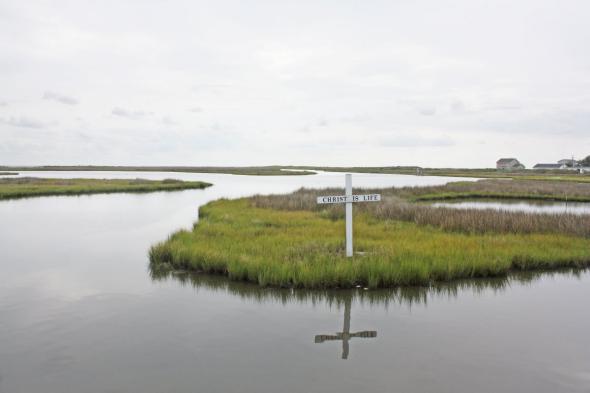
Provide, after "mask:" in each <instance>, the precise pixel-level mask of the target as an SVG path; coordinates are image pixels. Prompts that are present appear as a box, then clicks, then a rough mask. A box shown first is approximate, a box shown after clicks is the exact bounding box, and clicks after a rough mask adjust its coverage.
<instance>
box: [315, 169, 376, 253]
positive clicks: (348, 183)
mask: <svg viewBox="0 0 590 393" xmlns="http://www.w3.org/2000/svg"><path fill="white" fill-rule="evenodd" d="M380 200H381V194H368V195H353V194H352V175H351V174H350V173H347V174H346V175H345V177H344V195H329V196H319V197H318V198H317V203H320V204H322V203H344V204H345V211H346V236H345V240H346V256H347V257H348V258H350V257H352V256H353V255H354V249H353V246H352V204H353V203H355V202H379V201H380Z"/></svg>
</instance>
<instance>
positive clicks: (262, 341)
mask: <svg viewBox="0 0 590 393" xmlns="http://www.w3.org/2000/svg"><path fill="white" fill-rule="evenodd" d="M19 176H20V177H27V176H33V177H37V178H51V179H56V178H61V179H62V180H64V181H65V180H66V179H68V178H71V179H79V178H85V179H89V178H94V179H103V178H105V177H108V178H113V179H124V180H128V179H135V178H138V177H139V178H142V179H148V180H154V181H162V180H164V179H168V178H177V179H179V180H182V181H186V182H197V181H200V182H206V183H209V184H212V186H210V187H207V188H203V189H188V190H179V191H174V192H153V193H126V192H123V193H113V194H94V195H86V196H84V197H82V198H72V197H67V196H63V195H56V196H44V197H38V198H21V199H9V200H2V201H0V217H1V219H0V233H1V234H2V236H0V250H2V257H1V258H0V260H1V261H2V263H1V264H2V274H1V275H0V354H1V356H0V376H1V377H2V378H1V382H0V391H6V392H13V391H19V390H21V391H43V392H61V391H85V392H102V391H109V390H116V389H115V387H116V388H118V389H123V390H125V391H142V392H161V391H166V390H168V391H170V390H172V391H191V389H192V390H194V387H195V386H199V389H200V390H202V391H207V392H243V391H251V392H274V391H302V390H304V391H314V389H315V388H316V387H317V386H331V387H333V389H334V391H337V390H339V391H350V390H351V389H353V390H354V391H366V392H382V391H389V390H391V387H392V386H395V387H396V388H398V389H400V390H403V391H408V392H421V391H436V390H439V388H440V387H441V386H443V387H444V390H446V391H454V392H471V391H497V389H504V390H510V389H511V388H513V387H514V386H517V387H519V389H520V390H521V391H527V392H528V391H531V392H532V391H535V392H538V391H547V392H549V391H563V390H564V389H562V387H563V386H566V385H567V386H569V387H571V389H566V390H570V391H583V389H585V388H586V386H587V381H586V379H585V377H584V376H585V364H586V363H587V361H590V358H588V351H587V350H586V348H585V347H584V346H581V345H579V342H581V341H582V342H583V340H585V339H586V336H587V331H588V329H590V318H588V317H587V316H586V313H585V312H584V308H583V305H581V304H580V303H579V302H578V301H576V300H575V299H584V298H587V297H588V296H590V285H589V284H590V272H589V271H587V270H584V269H580V268H573V269H572V268H568V269H565V270H563V269H557V268H553V267H552V268H551V269H550V271H547V270H546V269H540V270H538V269H535V270H533V271H519V269H513V270H511V271H510V272H509V273H508V274H506V275H505V274H504V273H503V272H501V274H499V275H498V276H495V277H490V276H491V275H492V274H490V276H488V277H482V278H473V279H460V280H450V281H448V282H442V280H446V278H445V276H444V274H446V273H447V272H448V271H449V270H448V269H447V268H446V267H445V268H444V269H443V267H442V265H436V264H434V263H433V264H431V265H430V266H429V270H428V272H430V273H432V272H436V274H439V275H440V278H441V281H433V282H430V283H428V284H426V285H417V286H416V285H411V286H393V287H390V288H382V289H371V290H368V289H367V290H365V288H368V287H369V285H371V286H377V287H378V286H382V284H377V283H376V282H373V281H371V282H369V279H370V278H371V277H375V273H378V272H379V270H378V269H377V270H374V271H373V273H371V272H369V271H367V272H366V276H367V282H366V286H364V284H365V283H359V284H357V285H354V288H352V289H342V288H340V289H335V288H318V289H313V290H306V289H294V288H290V287H289V288H281V287H276V286H260V285H257V284H254V283H249V282H246V281H234V280H228V279H227V277H225V276H223V275H218V274H216V275H204V274H193V273H191V272H189V271H188V270H187V269H184V271H179V270H176V269H169V268H167V267H166V266H161V265H159V264H150V263H149V259H148V255H147V254H148V251H149V249H150V247H151V246H153V245H155V244H157V243H158V242H160V241H162V240H165V239H166V238H167V236H168V235H169V234H171V233H173V232H175V231H176V230H178V229H179V228H184V230H185V231H186V232H187V233H188V234H189V235H191V236H192V228H193V224H194V223H195V222H196V223H197V224H196V227H195V228H197V232H195V233H198V231H199V230H200V229H205V230H206V231H209V233H208V234H207V236H208V239H209V240H211V241H212V243H211V245H219V244H220V242H221V240H220V239H219V236H217V238H216V239H215V238H214V234H215V231H218V230H219V231H222V232H223V233H224V235H223V236H225V235H226V234H227V235H228V236H229V237H228V241H227V242H226V243H225V244H226V245H227V246H228V247H230V248H229V249H228V251H232V250H233V249H235V248H237V247H242V246H243V243H239V242H237V243H236V242H230V241H229V239H233V240H235V237H233V236H234V234H233V233H232V231H241V230H246V229H250V230H252V229H253V230H254V234H256V233H258V234H264V233H266V231H273V230H276V229H278V228H280V227H279V226H278V225H283V229H286V228H290V227H289V226H293V228H292V229H293V231H292V234H293V235H294V237H292V238H287V236H286V235H285V238H286V240H285V239H282V240H281V241H283V240H285V241H286V243H283V244H286V245H287V247H289V253H290V254H289V255H290V256H291V257H292V258H296V257H298V255H299V254H300V253H301V252H316V253H317V252H318V251H319V250H320V248H321V247H325V248H324V249H325V250H326V252H327V254H328V256H332V255H334V256H335V258H338V255H339V254H341V252H342V247H343V232H344V230H343V223H342V221H341V217H342V211H340V210H339V209H338V208H336V207H334V208H333V209H332V208H330V209H327V210H324V209H319V208H318V207H317V206H315V204H313V206H311V205H310V204H309V200H310V198H313V195H315V194H317V193H319V192H324V191H319V190H324V189H325V188H326V187H329V189H331V190H333V191H338V192H342V185H343V180H344V179H343V177H344V176H343V174H342V173H327V172H320V173H318V174H316V175H313V176H265V177H260V176H247V175H246V176H236V175H230V174H212V173H203V174H199V173H178V172H174V173H168V172H109V173H108V174H105V172H98V171H97V172H80V171H73V172H65V171H64V172H52V171H41V172H27V173H24V174H23V173H21V175H19ZM353 179H354V184H355V186H358V188H355V192H358V193H360V192H361V189H364V190H380V191H379V192H381V193H382V194H383V195H384V198H383V206H382V207H385V206H389V203H390V202H391V201H394V200H396V201H398V199H399V201H398V202H399V203H400V204H401V203H403V204H404V206H405V204H407V205H409V206H410V207H412V208H421V207H422V206H423V207H425V208H427V207H429V206H430V205H429V204H430V203H436V201H434V202H432V201H419V200H416V198H417V197H418V194H419V193H422V192H423V191H424V190H423V187H427V189H428V190H429V191H428V194H434V193H439V192H441V193H442V192H444V191H445V190H447V191H448V190H450V189H451V188H453V190H455V191H457V190H460V188H456V187H465V186H458V185H456V184H451V185H449V186H448V187H449V188H446V187H444V185H445V184H447V183H449V182H457V181H459V180H461V179H458V178H446V177H431V176H404V175H387V174H353ZM417 186H419V188H418V187H417ZM441 186H442V187H441ZM473 187H483V186H482V185H479V184H478V185H477V186H473ZM486 187H489V186H486ZM535 187H540V185H539V186H535ZM302 188H303V190H301V189H302ZM298 190H299V191H298ZM461 190H462V188H461ZM535 190H536V191H535ZM522 191H523V190H522V189H518V190H514V192H522ZM293 192H295V195H297V198H292V199H289V201H291V202H294V201H298V202H297V203H298V204H299V207H297V206H294V207H293V206H290V205H289V204H288V203H287V204H285V203H286V200H285V199H284V198H283V196H281V195H289V194H292V193H293ZM526 192H528V193H534V192H538V193H541V194H547V191H546V190H545V191H544V190H542V189H540V188H533V189H530V188H529V189H527V190H526ZM552 193H553V194H558V193H557V192H552ZM272 194H275V195H278V196H272V197H268V195H272ZM569 194H571V195H574V194H576V195H578V196H579V197H584V196H585V195H586V192H585V190H584V189H575V190H571V191H570V192H569ZM256 195H259V196H257V197H255V196H256ZM457 200H462V199H457ZM313 202H315V201H313ZM209 203H211V204H210V205H208V204H209ZM391 203H392V202H391ZM255 204H260V207H256V205H255ZM226 206H227V207H228V210H225V207H226ZM241 206H243V207H244V208H243V209H242V208H241ZM377 207H378V204H376V205H370V206H369V205H368V204H367V205H365V206H362V205H361V204H359V205H355V208H354V212H355V230H356V232H355V235H356V237H355V244H356V246H357V251H362V252H365V254H364V255H358V256H357V257H355V258H354V259H355V261H357V260H358V261H362V260H364V259H363V258H376V257H377V255H376V254H375V253H376V252H379V251H380V250H379V248H378V247H376V246H378V245H379V244H380V242H382V239H383V234H384V232H385V233H395V234H397V235H399V236H406V239H409V240H407V241H406V245H405V246H404V247H406V248H407V249H408V250H412V249H411V248H410V247H415V248H414V249H413V250H414V251H415V250H416V249H421V248H423V250H424V252H423V254H424V255H427V256H430V257H432V258H433V259H432V260H434V258H435V257H437V256H438V254H441V252H440V251H439V250H438V249H433V248H429V247H434V246H436V245H440V244H441V243H440V242H441V241H442V242H443V243H442V244H445V245H448V244H467V243H464V242H467V241H469V239H472V240H471V241H472V243H469V244H470V245H471V246H472V247H473V248H472V249H471V250H468V251H470V252H475V250H477V247H479V246H480V244H479V243H478V242H477V241H476V240H477V239H479V240H480V242H485V243H488V242H489V243H490V245H491V246H492V248H490V249H489V250H487V251H490V250H493V247H495V245H496V244H498V243H496V242H499V243H502V244H503V245H509V246H510V247H508V248H507V249H505V250H503V251H501V253H500V254H499V258H498V262H497V263H496V264H495V267H496V268H498V269H499V268H500V267H502V266H503V265H502V264H504V263H505V261H506V260H507V259H506V258H508V257H509V256H510V255H511V253H515V252H518V250H519V249H520V248H519V247H521V246H522V247H523V248H522V250H525V251H527V250H528V251H531V250H534V249H537V247H540V248H539V249H538V250H537V251H538V255H537V256H543V255H545V256H546V254H543V253H542V250H543V249H544V250H545V251H547V250H549V252H552V253H554V255H555V256H560V255H561V256H563V255H566V254H567V255H569V256H573V258H572V260H571V262H573V263H572V264H571V266H577V262H579V259H576V258H577V257H576V255H574V254H576V253H578V256H579V257H583V256H584V255H585V251H580V250H579V249H578V245H579V244H583V243H584V242H586V237H585V236H586V235H585V234H583V233H582V234H571V235H570V234H559V233H556V232H547V231H541V232H539V231H538V230H537V229H538V228H537V225H541V224H538V223H537V224H534V225H533V224H531V225H530V228H529V229H530V233H529V234H525V235H515V234H512V233H511V232H510V230H507V229H506V228H505V227H503V226H500V227H499V228H497V229H496V230H495V232H493V233H491V234H488V233H486V234H482V233H480V228H479V227H477V226H476V227H474V228H472V229H468V230H464V229H455V228H444V229H443V228H441V227H436V226H435V224H436V223H427V222H424V223H422V222H418V223H416V222H413V221H411V220H415V219H416V217H420V216H419V215H418V216H416V215H417V214H418V213H420V214H422V213H421V212H422V211H416V212H410V215H409V216H407V217H408V218H407V220H409V221H405V219H404V216H403V215H401V216H398V213H397V212H393V213H392V212H389V211H385V212H382V213H380V212H379V211H378V210H377ZM222 208H223V209H222ZM256 209H260V210H261V211H262V214H260V215H256V216H255V217H252V216H250V217H252V221H251V222H247V220H245V219H246V218H247V217H248V215H250V214H252V212H253V211H254V210H256ZM433 209H434V207H433ZM223 212H225V213H223ZM228 213H231V214H228ZM394 213H395V217H396V218H377V216H373V215H374V214H375V215H376V214H387V215H389V214H394ZM244 214H246V215H244ZM284 214H287V215H290V214H292V215H293V216H294V217H295V219H294V220H286V221H285V220H284V216H283V215H284ZM404 214H406V213H404ZM224 215H226V216H227V217H224ZM277 217H278V219H277V220H278V221H274V220H275V218H277ZM213 218H215V220H217V219H219V220H220V221H215V222H214V221H211V222H212V224H214V225H211V226H210V227H209V228H207V226H208V225H209V224H207V221H208V220H212V219H213ZM232 220H236V222H239V221H241V222H242V223H243V224H244V225H243V226H241V227H240V226H238V225H237V224H236V226H235V227H231V228H230V226H228V225H227V224H228V223H230V222H231V221H232ZM454 220H457V221H456V222H459V223H462V222H463V221H462V220H463V219H462V218H454ZM494 222H495V221H494ZM201 224H204V225H203V226H200V225H201ZM298 224H300V226H299V227H298V226H297V225H298ZM310 224H311V227H310V228H311V229H312V232H311V233H306V228H307V225H310ZM316 224H318V225H319V226H317V225H316ZM326 225H327V226H326ZM568 227H569V226H566V227H565V228H568ZM326 228H327V229H328V231H325V230H326ZM319 229H321V230H322V231H321V232H315V231H316V230H319ZM509 229H510V228H509ZM206 231H205V232H206ZM269 233H271V234H272V232H269ZM218 234H221V232H218ZM417 234H424V236H423V237H421V236H418V237H414V238H413V240H412V236H417ZM431 234H432V235H433V236H434V238H433V239H432V240H429V239H428V236H430V235H431ZM252 235H253V234H249V235H248V234H247V236H252ZM310 235H314V237H315V239H314V241H315V245H314V244H309V243H306V242H307V241H308V240H309V237H310ZM427 235H428V236H427ZM527 239H528V240H530V239H533V240H535V242H533V243H529V242H528V241H527ZM540 239H544V240H547V241H546V242H545V241H543V242H541V241H540ZM560 239H561V240H560ZM255 240H258V238H255ZM300 240H302V241H303V243H299V241H300ZM537 240H538V241H537ZM387 242H389V240H387ZM422 243H424V247H422V246H421V244H422ZM540 243H542V244H540ZM253 244H255V243H253ZM258 244H260V243H258ZM302 244H306V246H307V249H305V248H303V249H302V248H300V247H301V246H302ZM267 245H268V252H269V255H272V253H274V252H276V251H277V245H273V244H270V241H268V243H265V244H264V247H266V246H267ZM391 245H392V246H391V248H392V249H393V248H394V247H395V246H396V243H395V242H392V243H391ZM433 245H434V246H433ZM557 245H560V247H561V246H563V247H562V248H559V247H557ZM314 247H315V248H314ZM398 247H399V244H398ZM554 247H555V248H554ZM232 248H233V249H232ZM586 248H588V247H586ZM210 249H211V250H213V247H211V248H210ZM383 249H384V250H385V251H387V246H385V247H384V248H383ZM576 250H577V251H576ZM223 251H224V250H219V252H223ZM265 251H266V250H265ZM455 251H456V253H457V254H458V255H459V257H460V255H461V252H462V250H461V249H457V250H455ZM484 251H486V250H484ZM487 251H486V252H487ZM490 252H491V251H490ZM371 253H373V254H371ZM442 254H445V253H444V252H442ZM483 254H485V252H484V253H483ZM215 258H216V256H215V255H214V254H213V253H212V254H211V255H210V261H215ZM477 258H478V259H477V260H478V261H482V260H484V258H483V256H482V257H480V256H479V255H477ZM447 261H450V263H451V266H452V267H453V268H454V269H456V270H454V272H458V271H460V270H459V269H460V268H463V267H465V266H470V267H473V266H472V265H469V263H470V261H467V260H465V259H463V260H462V259H460V258H459V259H457V258H454V257H453V256H452V255H450V254H448V255H447ZM455 261H456V262H455ZM354 263H356V262H354ZM385 267H386V266H383V269H384V271H385V272H386V271H387V269H385ZM412 271H413V270H412V269H411V265H408V270H407V271H406V273H405V274H407V276H405V277H417V278H420V277H422V274H423V273H421V272H420V270H416V272H414V273H412V274H409V273H410V272H412ZM361 273H362V272H361ZM492 273H493V271H492ZM362 274H365V273H362ZM312 277H313V276H312ZM400 277H402V276H401V274H400ZM361 284H363V285H361ZM359 285H360V287H358V288H357V286H359ZM347 310H348V317H349V322H350V331H351V332H359V331H375V332H376V337H374V338H362V337H354V338H351V339H350V342H349V345H350V353H349V355H348V358H347V359H346V360H344V359H342V352H343V349H342V347H343V343H342V342H341V341H337V340H336V341H325V342H322V343H316V341H315V339H314V338H315V337H316V336H318V335H328V336H329V335H335V334H336V333H338V332H342V331H343V328H344V323H345V320H346V317H347ZM130 331H131V332H133V334H132V335H130V334H129V332H130ZM441 337H444V339H441ZM540 342H542V343H543V345H539V343H540ZM401 354H403V356H401ZM474 357H475V358H476V359H477V361H474V360H473V359H474ZM441 359H443V360H444V361H441ZM415 364H421V365H423V366H424V369H428V370H429V371H428V374H429V375H430V376H431V377H432V378H424V377H423V374H422V373H421V372H416V368H415ZM326 370H329V371H326ZM457 370H461V376H460V377H458V376H457ZM564 370H568V371H564ZM489 379H493V380H494V381H496V382H495V383H494V384H493V389H491V386H492V385H487V384H486V385H485V386H488V387H490V389H487V388H486V387H485V386H484V385H482V381H486V380H489ZM556 381H557V382H556Z"/></svg>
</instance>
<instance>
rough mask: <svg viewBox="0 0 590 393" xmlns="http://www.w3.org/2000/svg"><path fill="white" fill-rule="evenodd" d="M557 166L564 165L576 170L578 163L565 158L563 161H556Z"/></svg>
mask: <svg viewBox="0 0 590 393" xmlns="http://www.w3.org/2000/svg"><path fill="white" fill-rule="evenodd" d="M557 163H558V164H561V165H565V166H567V167H568V168H576V167H579V166H580V163H579V162H578V161H576V160H572V159H571V158H566V159H563V160H559V161H557Z"/></svg>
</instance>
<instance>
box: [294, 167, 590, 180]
mask: <svg viewBox="0 0 590 393" xmlns="http://www.w3.org/2000/svg"><path fill="white" fill-rule="evenodd" d="M283 168H285V169H286V168H298V169H303V170H315V171H318V170H321V171H327V172H353V173H382V174H392V175H395V174H397V175H417V174H419V175H421V176H444V177H470V178H489V179H515V180H543V181H561V182H580V183H582V182H590V174H588V173H586V174H578V173H575V172H573V171H568V170H532V169H523V170H515V171H498V170H496V169H493V168H482V169H472V168H421V167H418V166H390V167H321V166H317V167H316V166H298V167H283Z"/></svg>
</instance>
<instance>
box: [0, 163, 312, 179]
mask: <svg viewBox="0 0 590 393" xmlns="http://www.w3.org/2000/svg"><path fill="white" fill-rule="evenodd" d="M283 168H284V167H282V166H277V165H271V166H245V167H239V166H234V167H221V166H108V165H44V166H20V167H19V166H0V170H2V171H21V172H25V171H36V172H37V171H68V172H76V171H104V172H112V171H123V172H182V173H223V174H231V175H250V176H301V175H313V174H315V172H312V171H305V170H303V171H298V172H293V171H284V170H283Z"/></svg>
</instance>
